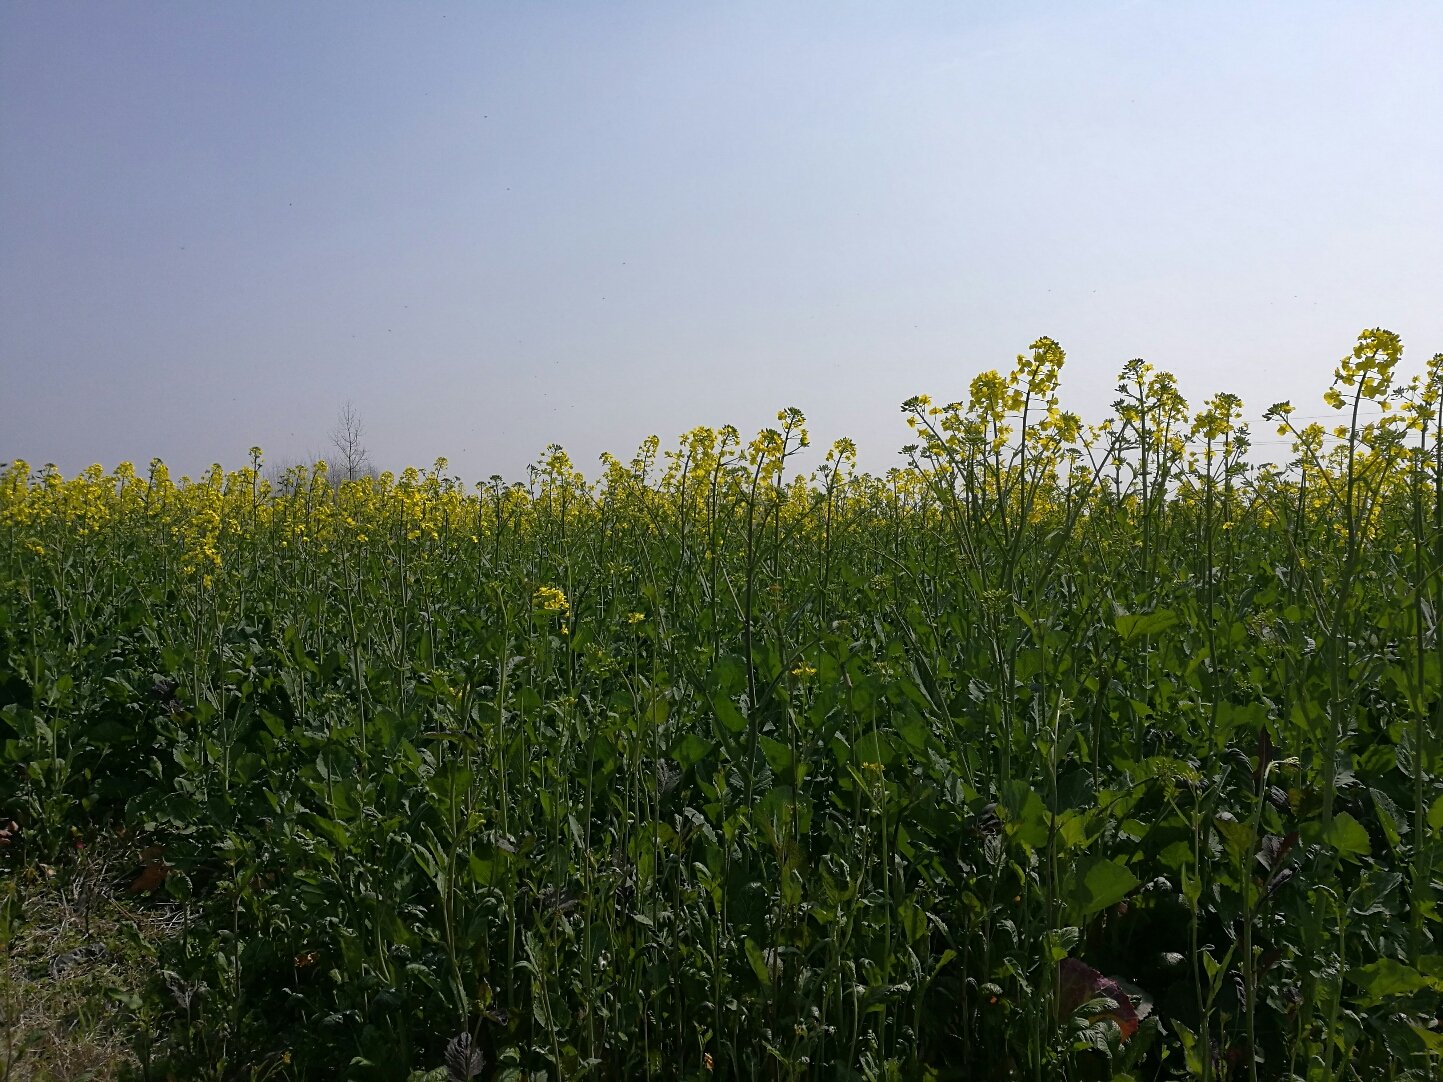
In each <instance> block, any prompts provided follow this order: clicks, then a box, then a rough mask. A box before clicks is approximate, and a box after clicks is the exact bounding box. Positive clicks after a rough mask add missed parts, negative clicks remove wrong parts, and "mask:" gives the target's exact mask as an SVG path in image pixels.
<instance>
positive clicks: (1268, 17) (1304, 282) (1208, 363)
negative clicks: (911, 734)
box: [0, 0, 1443, 480]
mask: <svg viewBox="0 0 1443 1082" xmlns="http://www.w3.org/2000/svg"><path fill="white" fill-rule="evenodd" d="M1440 55H1443V4H1438V3H1434V2H1416V3H1392V2H1387V0H1369V2H1366V3H1330V2H1326V0H1322V2H1319V0H1313V2H1294V3H1289V2H1278V3H1269V4H1257V3H1253V2H1240V3H1228V2H1220V0H1213V2H1208V3H1182V2H1179V3H1142V2H1132V3H1118V2H1111V3H1102V2H1099V3H1090V4H1084V3H1040V2H1036V3H1029V2H1025V0H1022V2H996V3H956V2H946V3H901V2H899V3H886V4H878V3H867V4H862V3H848V2H836V0H831V2H825V3H822V2H817V3H807V2H796V3H776V2H775V0H769V2H761V3H717V4H674V3H660V2H658V3H629V2H608V3H547V4H536V3H482V2H476V0H473V2H466V3H451V4H447V3H405V4H402V3H379V2H375V3H368V4H364V5H362V4H354V3H350V2H344V3H341V2H336V3H327V2H320V0H307V2H306V3H303V4H296V3H292V2H289V0H287V2H279V0H254V2H248V3H245V4H195V3H191V2H188V0H187V2H180V3H135V2H116V3H98V2H96V3H84V4H81V3H71V2H67V0H43V2H30V0H5V3H4V4H3V5H0V460H4V459H11V458H16V457H19V458H24V459H26V460H27V461H29V462H31V463H32V464H34V465H38V464H41V463H45V462H54V463H55V464H57V465H58V466H60V468H61V469H62V470H64V471H65V472H67V473H69V472H73V471H75V470H78V469H80V468H83V467H84V466H86V465H88V464H90V463H92V462H99V463H102V464H104V465H106V466H113V465H114V464H116V463H118V462H120V461H124V460H129V461H133V462H135V463H137V464H142V465H143V464H144V463H146V462H148V461H149V460H150V459H151V458H152V457H154V456H159V457H161V458H163V459H165V461H166V462H167V463H169V464H170V465H171V467H172V470H173V471H174V472H176V473H179V472H196V471H199V470H201V469H203V468H204V467H205V466H206V465H208V464H209V463H211V462H221V463H222V464H224V465H225V466H227V467H228V468H238V467H240V466H242V465H245V464H247V459H246V450H247V448H249V447H250V446H251V445H253V444H258V445H260V446H261V447H263V448H264V449H265V451H266V455H267V458H268V460H269V461H270V462H272V463H277V462H286V461H296V460H301V459H304V458H307V457H308V456H313V455H317V454H321V455H324V454H326V453H328V452H329V451H330V447H329V443H328V433H329V432H330V431H331V430H332V429H333V428H334V427H335V422H336V417H337V413H338V411H339V410H340V409H341V408H342V407H343V406H344V405H345V404H346V403H347V402H349V403H351V404H352V405H353V407H354V409H355V411H356V413H357V414H358V415H359V417H360V418H361V420H362V423H363V425H364V429H365V437H364V442H365V444H366V446H367V448H368V449H369V451H370V453H371V457H372V459H373V461H374V462H375V463H376V465H378V466H380V467H382V468H390V469H399V468H400V467H402V466H405V465H407V464H414V465H418V466H426V465H429V464H430V463H431V462H432V461H433V460H434V459H435V458H437V457H438V456H445V457H447V458H448V459H449V461H450V472H452V473H454V474H457V475H459V476H461V477H463V478H465V479H467V480H479V479H482V478H485V477H487V476H489V475H491V474H494V473H499V474H502V475H503V476H505V477H507V478H508V479H518V478H521V477H524V474H525V469H526V466H527V464H528V463H530V462H533V461H535V460H536V458H537V457H538V456H539V455H540V454H541V452H542V451H543V449H544V448H545V447H546V445H547V444H549V443H553V442H554V443H560V444H562V445H563V446H565V447H566V448H567V450H568V451H569V452H570V453H571V456H572V458H573V460H574V461H575V462H576V463H577V464H578V465H579V466H581V467H582V468H583V469H584V470H586V471H588V472H594V471H595V469H596V465H595V464H596V458H597V456H598V455H599V454H600V453H601V452H603V451H612V452H615V453H617V454H618V455H621V456H622V457H629V456H630V453H631V452H633V451H634V450H635V448H636V447H637V445H638V444H639V443H640V442H641V441H642V440H643V439H644V438H645V437H646V436H648V435H649V434H652V433H655V434H657V435H659V436H661V437H662V439H663V445H664V446H665V445H667V444H669V443H671V442H673V441H674V440H675V437H677V436H679V435H680V434H681V433H682V432H684V431H686V430H687V429H690V428H692V427H693V426H695V425H699V424H708V425H721V424H728V423H730V424H733V425H736V426H737V427H738V428H739V429H741V430H742V431H743V433H746V434H751V433H754V432H755V431H757V430H758V429H759V428H761V427H763V426H766V425H768V424H771V423H774V415H775V413H776V411H777V410H778V409H780V408H782V407H785V406H798V407H800V408H801V409H802V410H803V411H804V412H805V413H806V414H807V416H808V419H809V422H810V428H811V432H812V438H813V441H814V444H816V445H817V446H819V447H821V446H825V445H826V444H828V443H830V441H831V440H833V439H835V438H836V437H838V436H842V435H847V436H851V437H853V438H854V439H855V440H857V442H858V443H859V445H860V447H861V452H862V455H861V459H862V464H863V466H864V467H866V468H869V469H872V470H885V469H886V468H888V467H890V466H892V465H898V464H901V463H900V459H899V458H898V453H897V452H898V448H900V447H901V446H902V445H903V444H905V443H906V442H907V441H908V438H909V435H910V434H909V432H908V430H907V429H906V427H905V425H904V423H903V418H902V415H901V413H900V410H899V406H900V404H901V402H902V401H903V400H905V399H906V398H908V397H910V396H912V395H914V394H918V393H924V392H925V393H928V394H931V395H932V396H933V397H934V398H936V399H938V400H941V401H949V400H953V399H958V398H965V396H966V391H967V384H968V383H969V382H970V380H971V378H972V377H973V376H974V375H975V374H976V373H978V372H980V371H983V370H986V369H991V368H1000V369H1003V370H1004V371H1005V370H1006V369H1007V368H1008V367H1010V365H1011V364H1012V363H1013V361H1014V358H1015V356H1016V355H1017V354H1018V353H1019V352H1022V351H1024V350H1026V349H1027V347H1028V345H1029V344H1030V343H1031V342H1032V341H1033V340H1034V339H1036V338H1038V337H1039V336H1042V335H1047V336H1050V337H1052V338H1055V339H1056V340H1058V341H1059V342H1060V343H1061V344H1062V345H1063V347H1064V348H1065V349H1066V350H1067V351H1068V361H1067V366H1066V368H1065V369H1064V374H1063V392H1062V393H1063V400H1064V405H1066V406H1068V407H1069V408H1072V409H1075V410H1077V411H1078V412H1079V413H1081V414H1082V415H1083V416H1084V418H1087V419H1093V420H1095V419H1100V418H1101V417H1102V416H1104V415H1105V414H1106V412H1107V410H1108V405H1109V403H1110V402H1111V401H1112V400H1113V398H1115V397H1116V395H1115V391H1114V387H1115V383H1116V377H1117V373H1118V371H1119V370H1120V368H1121V367H1122V365H1123V364H1124V363H1125V362H1126V361H1127V360H1128V359H1129V358H1132V357H1143V358H1146V359H1147V360H1149V361H1151V362H1153V363H1154V364H1156V365H1157V366H1158V367H1160V368H1164V369H1167V370H1169V371H1172V372H1173V373H1175V374H1176V375H1177V377H1178V380H1179V382H1180V384H1181V387H1182V389H1183V391H1184V393H1185V394H1186V395H1187V396H1188V397H1189V399H1190V400H1192V401H1193V402H1194V403H1195V404H1199V405H1200V404H1201V401H1202V400H1203V399H1204V398H1205V397H1206V396H1208V395H1211V394H1213V393H1216V392H1218V391H1230V392H1232V393H1236V394H1239V395H1241V396H1242V397H1243V398H1244V400H1245V401H1246V402H1247V404H1248V411H1249V413H1250V415H1252V416H1254V417H1256V416H1257V415H1259V414H1260V413H1261V412H1262V410H1263V409H1264V408H1265V407H1266V406H1267V405H1269V404H1270V403H1272V402H1274V401H1277V400H1280V399H1291V400H1293V401H1294V402H1295V403H1296V404H1297V405H1298V407H1299V409H1298V412H1299V414H1300V415H1304V416H1307V415H1315V414H1322V413H1324V412H1325V407H1323V406H1322V404H1321V401H1320V397H1321V394H1322V392H1323V391H1324V390H1325V389H1326V387H1327V385H1328V382H1329V380H1330V378H1331V372H1332V369H1333V367H1334V365H1335V364H1336V363H1337V360H1338V358H1339V357H1341V356H1342V355H1343V354H1345V353H1347V352H1348V351H1349V349H1350V348H1351V346H1352V345H1353V343H1354V341H1355V339H1356V337H1357V335H1358V333H1359V332H1360V331H1362V330H1363V329H1365V328H1368V327H1374V326H1382V327H1387V328H1389V329H1391V330H1393V331H1396V332H1397V333H1399V334H1400V335H1402V337H1403V340H1404V343H1405V346H1406V348H1407V352H1406V353H1405V359H1404V365H1405V367H1406V368H1409V369H1410V370H1414V369H1419V368H1421V366H1422V364H1423V362H1424V360H1425V359H1426V358H1427V357H1428V356H1429V355H1431V354H1433V353H1435V352H1438V351H1443V258H1440V253H1443V195H1440V192H1443V187H1440V184H1443V65H1440V64H1439V63H1438V57H1439V56H1440ZM1255 432H1256V434H1257V436H1258V438H1259V439H1260V440H1268V439H1271V438H1273V433H1272V431H1271V429H1270V428H1268V427H1266V426H1261V425H1260V426H1257V427H1256V428H1255ZM1260 450H1261V448H1260Z"/></svg>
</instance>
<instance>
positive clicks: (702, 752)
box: [671, 733, 713, 770]
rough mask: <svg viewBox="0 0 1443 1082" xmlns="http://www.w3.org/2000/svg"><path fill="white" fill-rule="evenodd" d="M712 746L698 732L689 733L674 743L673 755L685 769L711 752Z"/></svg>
mask: <svg viewBox="0 0 1443 1082" xmlns="http://www.w3.org/2000/svg"><path fill="white" fill-rule="evenodd" d="M712 746H713V745H711V744H709V743H708V742H707V741H705V740H703V739H702V738H701V737H699V736H697V734H696V733H687V734H686V736H684V737H682V738H681V739H680V740H678V741H677V742H676V743H675V744H673V745H672V749H671V757H672V758H673V759H675V760H676V762H677V765H678V766H680V767H681V768H682V769H683V770H685V769H687V768H688V767H691V766H695V765H696V764H697V763H699V762H701V761H702V760H703V759H705V758H706V757H707V756H708V755H710V754H711V751H712Z"/></svg>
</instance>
